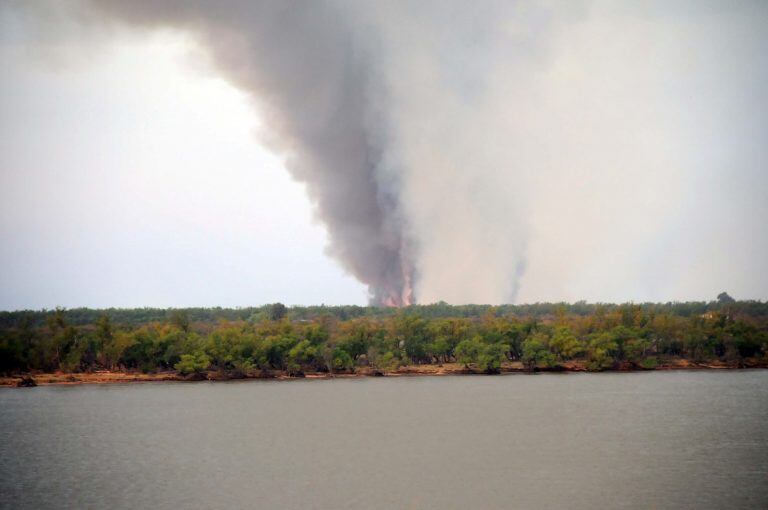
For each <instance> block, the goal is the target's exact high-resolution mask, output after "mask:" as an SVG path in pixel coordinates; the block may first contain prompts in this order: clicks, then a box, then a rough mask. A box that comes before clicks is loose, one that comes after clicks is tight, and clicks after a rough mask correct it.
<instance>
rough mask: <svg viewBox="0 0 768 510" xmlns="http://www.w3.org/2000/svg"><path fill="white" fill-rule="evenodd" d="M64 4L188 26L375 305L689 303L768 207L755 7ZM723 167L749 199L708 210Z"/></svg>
mask: <svg viewBox="0 0 768 510" xmlns="http://www.w3.org/2000/svg"><path fill="white" fill-rule="evenodd" d="M71 5H72V10H73V11H78V12H79V13H80V14H81V15H82V17H83V19H85V20H86V23H94V22H96V23H98V24H110V23H119V24H122V25H125V26H129V27H132V28H140V29H155V28H163V27H170V28H173V29H178V30H183V31H186V32H189V33H192V34H193V35H194V36H196V37H197V38H198V40H199V41H200V42H201V44H202V45H203V47H205V48H206V51H207V52H208V54H209V55H208V56H209V57H210V61H211V63H212V65H213V67H214V68H215V69H216V70H217V72H219V73H220V74H221V75H222V76H223V77H225V78H226V79H228V80H229V81H230V82H231V83H233V84H234V85H236V86H237V87H239V88H240V89H241V90H243V91H245V92H246V93H248V94H249V96H250V97H251V98H252V100H253V103H254V107H255V108H256V109H257V111H258V112H259V114H260V116H261V117H262V118H263V119H264V124H265V126H266V129H265V136H266V138H267V139H266V140H264V141H266V142H268V143H269V144H270V145H271V147H272V148H273V149H274V150H275V151H276V152H278V153H279V154H281V155H284V156H285V157H286V159H287V168H288V170H289V171H290V172H291V174H292V175H293V176H294V177H295V178H296V179H297V180H299V181H301V182H304V183H306V185H307V190H308V193H309V194H310V197H311V199H312V201H313V203H314V206H315V211H316V214H317V216H318V217H319V218H320V219H321V221H322V222H323V223H324V224H325V225H326V227H327V230H328V233H329V237H330V244H329V247H328V251H329V253H330V254H331V255H332V256H333V257H335V258H336V259H337V260H338V261H339V262H340V263H341V264H342V265H343V267H344V268H345V269H346V270H348V271H349V272H350V273H351V274H352V275H354V276H355V277H356V278H357V279H358V280H360V281H361V282H363V283H365V284H366V285H368V288H369V294H370V299H371V302H372V303H374V304H380V305H391V306H400V305H407V304H409V303H412V302H414V300H415V299H418V300H419V301H421V302H434V301H438V300H446V301H449V302H452V303H467V302H486V303H500V302H510V301H514V300H515V299H516V297H517V295H518V290H520V289H521V288H522V290H520V293H521V295H522V296H523V298H524V299H526V300H531V301H533V300H539V299H574V298H575V299H580V298H591V299H625V298H626V297H627V296H634V297H636V298H640V299H643V298H652V299H655V298H658V297H665V298H666V297H678V296H679V297H683V298H684V297H690V296H692V295H698V296H707V295H709V294H710V293H711V292H712V290H710V287H711V289H714V290H720V289H721V288H726V287H727V288H729V289H730V288H733V286H732V283H733V282H734V281H736V280H738V279H739V278H742V276H743V275H742V273H743V274H747V273H748V272H747V271H741V272H737V273H734V272H733V271H731V272H728V271H726V270H725V268H726V267H730V265H729V262H728V261H727V260H726V258H724V255H723V254H722V253H721V250H720V246H721V243H719V242H717V240H718V238H723V237H725V236H726V235H727V236H731V235H733V234H732V232H733V231H734V229H733V228H732V226H729V225H730V223H727V220H726V219H725V218H728V217H731V218H736V219H735V220H733V221H736V223H739V222H741V223H743V221H744V219H745V218H760V217H761V215H760V213H759V212H756V211H763V212H765V207H766V206H765V203H768V201H766V200H763V199H764V198H765V195H766V181H765V179H764V178H762V177H760V176H759V175H758V174H756V173H755V172H757V171H758V170H756V169H761V168H764V166H765V161H766V160H768V156H766V149H765V147H766V146H765V144H764V143H763V141H764V140H763V139H762V138H761V136H760V135H764V134H765V132H766V131H767V130H768V128H766V121H765V119H766V118H768V115H765V111H764V110H765V104H768V101H765V99H766V98H765V89H764V88H763V87H761V86H760V85H759V84H761V83H763V82H764V81H765V79H768V78H766V77H767V76H768V71H767V69H768V65H766V62H765V55H766V54H768V43H766V41H768V37H765V35H766V31H765V26H766V21H768V9H766V8H765V4H764V3H761V2H743V3H741V4H740V5H739V6H738V8H732V6H730V5H729V4H726V3H725V2H722V3H720V2H716V1H715V2H689V1H687V0H679V1H674V2H623V3H620V4H618V3H615V2H603V1H601V0H588V1H583V2H582V1H577V2H550V1H546V0H542V1H538V0H530V1H524V2H508V1H498V2H496V1H481V2H467V1H448V0H446V1H427V0H425V1H387V2H384V1H371V2H366V1H356V0H325V1H323V0H316V1H289V0H274V1H270V0H266V1H252V0H230V1H216V2H211V1H207V0H164V1H157V0H132V1H124V0H98V1H97V0H92V1H90V2H88V1H87V0H81V1H75V2H73V3H72V4H71ZM735 91H738V93H736V92H735ZM728 172H730V174H728ZM723 175H733V176H736V178H734V179H730V180H729V181H728V182H729V186H730V187H731V188H732V189H733V190H735V191H734V192H733V195H732V196H731V199H729V200H731V201H732V203H731V204H730V205H729V207H731V208H733V210H734V211H736V212H737V214H731V215H725V214H723V215H720V216H717V217H706V216H704V217H705V218H706V219H705V220H703V221H702V220H701V218H702V211H704V213H703V214H705V215H706V211H707V208H706V207H702V203H704V202H702V203H699V202H697V200H703V199H700V197H702V196H703V194H704V193H711V194H714V193H716V194H717V195H716V196H718V197H722V196H724V195H723V193H725V192H724V191H723V187H722V186H715V187H714V188H712V190H709V191H708V188H705V187H704V186H703V185H701V184H699V183H705V182H716V179H719V178H723V179H724V177H721V176H723ZM739 176H740V177H739ZM691 186H699V188H697V189H698V191H697V189H692V188H691ZM713 190H714V191H713ZM734 197H736V198H735V199H734ZM743 197H748V199H747V200H745V199H744V198H743ZM721 201H722V199H721ZM760 204H762V205H760ZM738 218H741V220H739V219H738ZM741 223H739V226H741ZM711 229H716V230H717V231H718V232H720V233H719V234H718V235H711V234H710V230H711ZM747 230H749V229H746V230H745V231H747ZM753 230H754V229H753ZM702 239H711V240H712V242H709V241H707V242H705V241H702ZM758 241H759V242H757V241H755V240H752V239H747V238H744V239H742V241H741V242H742V244H750V243H751V244H752V246H753V248H754V250H753V251H755V258H754V261H757V260H759V259H761V257H760V256H759V253H763V254H764V253H768V252H766V250H768V242H766V236H765V235H764V234H763V235H762V236H761V237H760V238H759V239H758ZM693 245H696V246H699V248H697V250H696V253H695V254H693V255H692V254H691V253H690V250H689V247H690V246H693ZM707 250H709V251H707ZM747 251H749V250H746V251H744V253H746V252H747ZM758 252H759V253H758ZM698 253H701V254H703V255H701V256H700V257H701V263H699V264H691V265H689V264H687V263H686V262H685V261H686V260H689V259H691V257H696V256H698V255H697V254H698ZM754 261H752V259H750V260H749V261H746V260H745V261H744V264H747V263H751V264H752V266H753V267H756V266H755V264H756V262H754ZM744 264H742V266H744ZM757 264H758V266H759V263H757ZM742 279H743V278H742ZM746 280H749V278H747V279H745V283H744V284H745V286H747V285H748V283H749V282H747V281H746ZM750 281H752V280H750ZM749 285H751V284H749ZM760 285H763V284H762V283H761V284H760ZM758 286H759V285H758ZM753 287H754V285H753ZM753 287H749V288H750V289H751V288H753ZM745 288H747V287H745ZM750 292H752V293H754V292H753V291H747V293H750Z"/></svg>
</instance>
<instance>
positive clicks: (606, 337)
mask: <svg viewBox="0 0 768 510" xmlns="http://www.w3.org/2000/svg"><path fill="white" fill-rule="evenodd" d="M618 348H619V347H618V345H617V344H616V340H614V336H613V335H612V334H611V333H609V332H605V333H601V334H599V335H597V336H595V337H594V338H593V339H592V340H590V342H589V363H588V364H587V367H588V368H589V369H590V370H603V369H606V368H611V367H612V366H613V364H614V363H615V361H616V360H615V359H614V356H615V354H616V352H617V351H618Z"/></svg>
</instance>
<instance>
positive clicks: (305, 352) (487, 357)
mask: <svg viewBox="0 0 768 510" xmlns="http://www.w3.org/2000/svg"><path fill="white" fill-rule="evenodd" d="M767 353H768V303H765V302H760V301H734V300H733V299H731V298H730V297H729V296H728V295H727V294H725V293H723V294H721V295H720V296H718V300H717V301H713V302H709V303H705V302H694V303H666V304H650V303H648V304H632V303H627V304H621V305H613V304H588V303H584V302H579V303H575V304H566V303H555V304H549V303H545V304H534V305H505V306H499V307H491V306H483V305H469V306H449V305H447V304H445V303H438V304H434V305H424V306H412V307H408V308H404V309H393V308H372V307H358V306H343V307H326V306H318V307H291V308H288V307H285V306H284V305H282V304H280V303H276V304H273V305H266V306H263V307H259V308H242V309H222V308H190V309H172V310H163V309H152V308H143V309H133V310H120V309H109V310H91V309H73V310H62V309H57V310H53V311H45V310H43V311H18V312H0V372H4V373H19V372H30V371H56V370H62V371H66V372H80V371H93V370H102V369H107V370H141V371H145V372H147V371H158V370H178V371H179V372H181V373H184V374H190V373H195V372H203V371H206V370H220V371H226V372H228V373H231V374H241V375H244V374H248V373H255V372H268V371H273V370H280V371H284V372H287V373H289V374H296V375H298V374H301V373H304V372H325V371H331V372H348V371H353V370H355V369H356V367H362V366H366V367H369V368H370V369H372V370H380V371H390V370H395V369H397V368H398V367H399V366H402V365H410V364H426V363H432V364H435V363H437V364H440V363H446V362H456V363H461V364H465V365H467V366H471V367H473V368H475V369H478V370H482V371H486V372H490V373H492V372H497V371H498V370H499V369H500V367H501V364H502V363H504V362H506V361H520V362H522V363H523V364H524V365H525V366H526V367H528V368H530V369H533V368H536V367H553V366H557V365H560V364H563V363H566V362H568V361H569V360H573V359H581V360H584V361H585V363H586V364H587V366H588V367H589V368H591V369H594V370H601V369H609V368H613V367H616V366H618V365H619V364H623V365H627V364H629V365H630V366H637V367H644V368H653V367H654V366H656V364H657V363H659V362H660V361H664V360H665V359H668V358H670V357H684V358H688V359H690V360H692V361H696V362H704V361H708V360H715V359H717V360H721V361H724V362H727V363H730V364H734V365H741V364H743V363H744V361H745V360H747V359H752V360H754V359H758V360H765V359H766V356H767Z"/></svg>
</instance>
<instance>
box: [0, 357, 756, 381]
mask: <svg viewBox="0 0 768 510" xmlns="http://www.w3.org/2000/svg"><path fill="white" fill-rule="evenodd" d="M739 368H768V362H766V361H765V360H760V359H746V360H744V361H743V362H742V364H741V365H738V366H737V365H733V364H728V363H724V362H722V361H719V360H714V361H708V362H702V363H697V362H693V361H691V360H687V359H669V360H664V361H663V362H660V363H659V364H658V365H657V366H656V367H655V368H652V369H647V368H641V367H639V366H637V365H633V364H631V363H622V364H619V365H617V366H615V367H614V368H611V369H607V370H605V371H607V372H608V371H613V372H632V371H647V370H729V369H731V370H733V369H739ZM587 371H588V369H587V363H586V361H584V360H573V361H568V362H565V363H562V364H560V365H557V366H554V367H550V368H537V369H536V372H587ZM500 373H501V374H510V373H530V372H529V370H527V369H526V367H525V366H523V364H522V363H521V362H519V361H513V362H507V363H503V364H502V366H501V370H500ZM443 375H486V374H485V372H482V371H480V370H477V369H475V368H473V367H469V368H467V367H465V366H464V365H462V364H460V363H444V364H442V365H408V366H403V367H400V368H398V369H397V370H393V371H381V370H376V369H373V368H370V367H359V368H357V369H355V371H354V372H346V373H334V374H330V373H327V372H308V373H299V374H289V373H288V372H285V371H280V370H263V371H254V372H252V373H248V374H242V373H235V372H225V371H218V370H210V371H206V372H201V373H197V374H188V375H183V374H180V373H178V372H176V371H163V372H155V373H142V372H138V371H135V372H134V371H107V370H99V371H94V372H80V373H66V372H53V373H29V374H17V375H11V376H3V377H0V386H3V387H16V386H34V385H41V386H47V385H75V384H115V383H134V382H168V381H202V380H208V381H227V380H236V379H331V378H355V377H381V376H385V377H408V376H443Z"/></svg>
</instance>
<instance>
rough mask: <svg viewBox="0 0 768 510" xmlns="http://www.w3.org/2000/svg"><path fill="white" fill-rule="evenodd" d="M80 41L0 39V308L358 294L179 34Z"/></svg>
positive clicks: (241, 106) (239, 108)
mask: <svg viewBox="0 0 768 510" xmlns="http://www.w3.org/2000/svg"><path fill="white" fill-rule="evenodd" d="M5 27H7V25H5V24H4V28H5ZM7 36H8V34H7V33H6V37H7ZM69 44H75V45H76V44H83V45H87V40H85V41H82V42H81V43H78V42H77V41H73V42H70V43H69ZM84 50H85V52H86V54H87V58H83V59H82V61H75V62H74V63H73V62H72V61H71V60H69V59H67V61H66V64H64V63H62V64H61V65H51V63H52V60H54V61H55V60H58V59H66V58H67V55H50V54H49V55H38V54H31V53H30V52H29V51H28V49H27V48H25V47H24V46H23V45H21V44H11V43H9V41H8V39H6V40H5V41H4V44H3V45H2V46H0V62H1V63H2V69H3V71H2V77H0V113H1V115H2V124H0V144H2V145H1V150H0V169H1V173H0V238H1V239H2V243H0V309H22V308H41V307H48V308H50V307H54V306H66V307H74V306H93V307H105V306H117V307H120V306H125V307H129V306H248V305H253V304H256V305H257V304H262V303H265V302H274V301H282V302H285V303H289V304H319V303H326V304H341V303H349V304H364V303H365V302H366V291H365V288H364V287H363V286H362V285H361V284H359V283H358V282H357V281H355V280H354V279H353V278H351V277H350V276H347V275H345V274H344V272H343V271H342V270H341V269H340V267H339V266H338V265H337V264H336V263H335V262H333V261H332V260H330V259H329V258H328V257H327V256H325V255H324V252H323V250H324V247H325V244H326V239H325V231H324V229H323V227H322V226H321V225H319V224H317V223H316V222H313V221H312V214H311V206H310V204H309V202H308V199H307V198H306V195H305V193H304V189H303V185H301V184H299V183H297V182H294V181H292V180H291V179H290V177H289V175H288V173H287V172H285V171H284V169H283V168H282V163H281V161H280V160H279V159H277V158H276V157H275V156H273V155H272V154H270V152H269V151H267V150H266V149H265V148H264V147H262V146H261V145H259V143H258V142H257V133H256V131H257V128H258V127H259V125H258V124H259V120H258V119H257V118H256V117H255V114H254V111H253V109H252V108H250V107H249V105H248V103H247V100H246V98H245V96H244V95H243V94H241V93H240V92H239V91H237V90H236V89H234V88H233V87H231V86H230V85H228V84H227V83H226V82H224V81H222V80H220V79H216V78H214V77H211V75H210V74H207V73H204V72H200V71H199V70H196V69H197V68H199V67H200V66H199V65H198V64H196V63H195V61H194V58H195V52H194V51H193V47H192V43H191V42H190V41H189V40H188V39H186V38H185V37H184V36H183V35H182V34H179V33H172V32H163V33H157V34H156V35H154V36H152V37H150V38H147V37H146V36H145V37H140V38H139V37H133V38H126V37H120V38H116V39H114V40H113V41H112V43H111V44H110V45H109V46H107V47H102V48H100V49H98V50H93V49H90V50H88V49H86V48H71V47H70V48H64V49H63V51H65V52H70V51H71V53H73V54H81V55H82V53H83V51H84ZM53 63H54V64H56V62H53ZM262 127H263V126H262Z"/></svg>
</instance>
